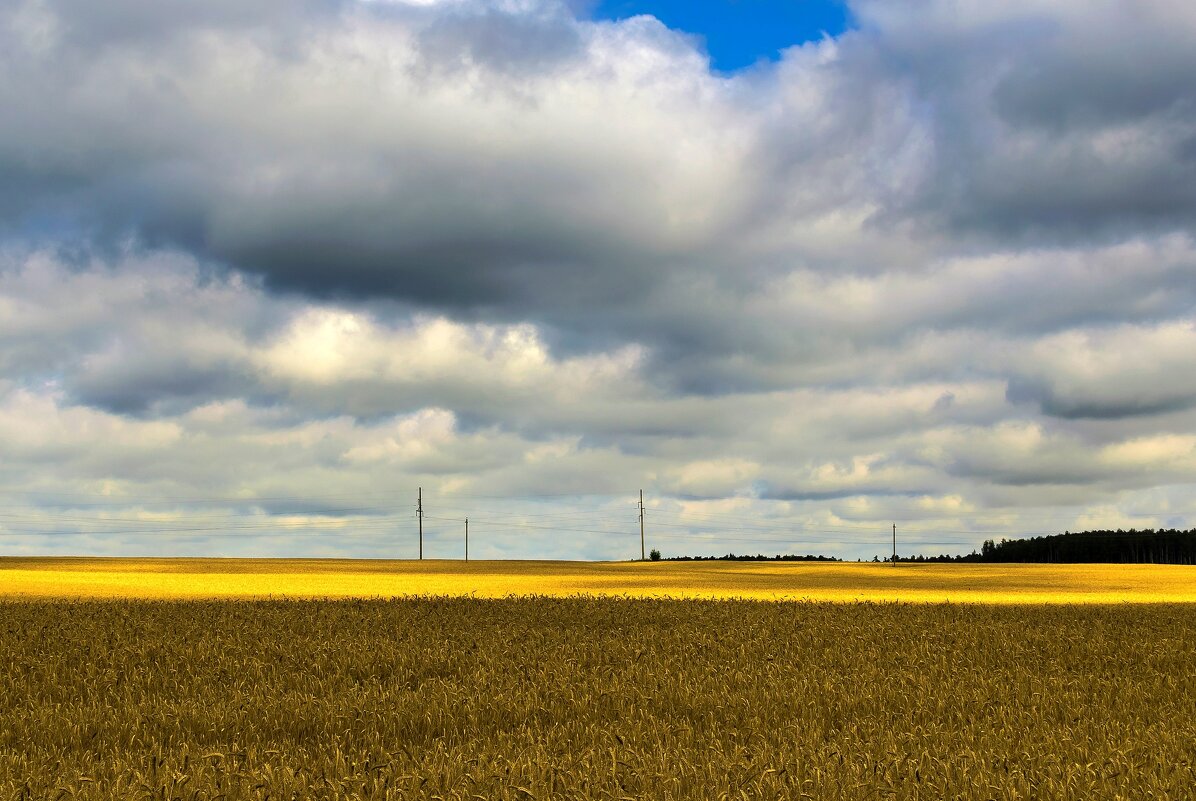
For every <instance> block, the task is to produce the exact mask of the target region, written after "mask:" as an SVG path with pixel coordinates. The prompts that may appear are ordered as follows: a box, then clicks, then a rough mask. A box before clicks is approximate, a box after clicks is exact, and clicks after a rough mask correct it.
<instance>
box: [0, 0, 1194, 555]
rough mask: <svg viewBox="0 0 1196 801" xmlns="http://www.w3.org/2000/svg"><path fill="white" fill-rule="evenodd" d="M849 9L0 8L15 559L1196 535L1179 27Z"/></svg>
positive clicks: (1157, 22) (1181, 10)
mask: <svg viewBox="0 0 1196 801" xmlns="http://www.w3.org/2000/svg"><path fill="white" fill-rule="evenodd" d="M850 5H851V9H852V12H853V16H854V19H855V21H856V25H857V27H856V28H855V29H853V30H851V31H848V32H846V33H844V34H842V35H841V36H839V37H838V38H834V39H832V38H827V39H824V40H822V41H820V42H814V43H807V44H804V45H800V46H795V47H793V48H792V49H790V50H788V51H786V52H785V53H784V56H783V58H782V59H781V60H780V61H779V62H778V63H776V64H772V65H761V66H757V67H755V68H752V69H750V70H747V71H743V72H739V73H735V74H732V75H729V76H728V75H723V74H716V73H714V72H712V71H711V69H710V67H709V63H708V60H707V59H706V57H705V55H704V54H703V53H702V51H701V50H700V42H699V40H697V39H695V38H694V37H692V36H689V35H687V34H685V33H683V32H678V31H672V30H669V29H668V28H666V27H665V26H664V25H662V24H661V23H660V22H658V21H656V20H655V19H653V18H651V17H638V18H634V19H630V20H625V21H622V22H617V23H616V22H592V21H588V20H587V19H586V18H585V17H584V15H583V16H579V14H582V13H583V12H582V11H580V10H579V8H580V6H579V4H567V3H563V2H552V1H550V0H543V2H541V1H540V0H495V1H494V2H475V1H474V0H441V2H419V3H416V2H382V1H375V2H354V1H353V0H328V1H327V2H324V1H322V0H309V1H307V2H304V1H303V0H296V2H284V1H283V0H271V2H259V3H251V4H245V3H240V2H225V0H205V2H198V1H196V2H180V3H172V4H167V5H161V6H156V5H155V6H150V7H147V6H145V4H144V3H141V2H133V0H113V2H109V3H104V4H100V5H97V4H95V3H91V2H82V0H20V1H19V2H15V3H10V4H7V5H6V6H5V8H4V9H3V10H0V108H4V109H6V110H8V111H7V112H6V113H5V114H4V115H3V119H2V120H0V481H2V482H3V484H2V486H3V488H4V489H3V491H2V492H3V497H4V502H5V509H6V511H5V512H4V513H3V515H2V516H0V548H2V549H3V551H4V552H7V553H48V552H72V553H188V554H228V555H233V554H271V555H313V554H321V555H366V556H388V555H396V556H411V555H413V554H414V547H415V546H414V540H413V533H414V530H415V524H414V518H413V515H412V511H413V504H414V494H415V488H416V487H417V486H423V487H424V489H425V493H426V495H427V498H428V500H429V514H430V515H432V516H433V517H432V518H430V519H429V521H428V529H427V530H428V538H429V540H428V542H429V545H428V552H429V554H430V555H437V556H450V555H453V556H455V555H457V553H458V551H459V546H460V542H459V540H460V536H459V529H460V525H459V523H458V521H459V520H460V519H461V518H463V517H465V516H466V515H469V516H471V519H472V520H474V521H475V522H474V523H473V526H474V527H473V528H471V533H474V536H475V538H476V539H475V540H474V541H471V555H477V556H479V557H481V556H511V557H514V556H553V557H561V558H628V557H631V556H638V555H639V542H638V522H637V520H636V510H635V508H634V505H633V504H634V501H635V500H636V498H637V496H636V491H637V490H638V489H639V488H641V487H642V488H643V489H644V490H645V492H646V494H647V498H648V502H649V514H648V521H649V523H648V526H649V530H650V535H649V541H650V542H649V547H651V546H652V545H656V546H658V547H660V548H661V550H662V551H664V552H665V553H666V555H668V554H670V553H682V552H689V553H723V552H726V551H728V550H734V551H752V552H755V551H757V550H763V551H765V552H769V553H774V552H778V551H782V552H790V551H797V552H801V553H806V552H814V553H817V552H824V553H835V554H838V555H841V556H845V557H849V558H856V557H864V558H871V556H872V555H873V554H876V553H880V554H884V553H886V552H887V549H888V547H889V546H888V544H887V542H888V540H887V537H888V532H889V528H888V527H889V525H890V523H891V522H893V521H895V522H896V523H897V524H898V527H899V531H900V534H901V536H900V537H899V550H902V551H903V552H910V551H921V552H925V553H939V552H961V551H962V552H966V551H970V550H972V549H973V548H975V547H978V546H979V543H980V541H981V540H983V539H986V538H990V537H997V538H999V537H1000V536H1010V537H1012V536H1020V535H1023V534H1027V533H1049V532H1056V531H1061V530H1063V529H1066V528H1070V529H1072V530H1075V529H1082V528H1090V527H1104V526H1109V527H1118V526H1121V527H1126V528H1128V527H1131V526H1136V527H1139V528H1142V527H1157V526H1183V527H1190V526H1193V525H1196V484H1194V482H1196V368H1193V366H1192V365H1193V354H1196V6H1193V4H1192V3H1190V2H1188V0H1133V2H1130V0H1124V1H1123V2H1117V1H1115V0H1082V1H1081V0H1050V1H1049V2H1048V1H1047V0H1012V1H1011V2H1006V3H991V2H981V1H980V0H884V2H872V0H857V1H856V2H852V3H851V4H850ZM101 518H102V521H101ZM482 521H485V522H482ZM487 532H489V535H487ZM902 545H904V548H902V547H901V546H902Z"/></svg>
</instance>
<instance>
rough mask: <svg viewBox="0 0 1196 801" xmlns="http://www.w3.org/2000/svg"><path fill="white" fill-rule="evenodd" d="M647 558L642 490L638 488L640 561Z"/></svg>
mask: <svg viewBox="0 0 1196 801" xmlns="http://www.w3.org/2000/svg"><path fill="white" fill-rule="evenodd" d="M645 558H647V557H646V556H645V555H644V491H643V490H640V561H641V562H642V561H644V559H645Z"/></svg>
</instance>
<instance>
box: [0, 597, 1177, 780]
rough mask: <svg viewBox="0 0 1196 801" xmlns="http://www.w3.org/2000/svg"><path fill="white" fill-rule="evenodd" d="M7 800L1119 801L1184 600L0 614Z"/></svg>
mask: <svg viewBox="0 0 1196 801" xmlns="http://www.w3.org/2000/svg"><path fill="white" fill-rule="evenodd" d="M0 664H2V665H3V671H2V673H0V798H4V799H9V798H12V799H20V798H28V799H58V798H63V799H65V798H74V799H121V800H122V801H123V800H125V799H224V801H234V800H235V799H263V800H264V799H296V798H299V799H307V798H328V799H401V798H443V799H491V798H495V799H531V798H542V799H549V798H552V799H570V798H578V799H580V798H598V799H601V798H610V799H618V798H659V799H720V798H749V799H758V798H768V799H772V798H777V799H781V798H783V799H799V798H812V799H862V798H897V799H906V798H908V799H915V798H926V799H934V798H963V799H994V798H996V799H1005V798H1008V799H1014V798H1035V799H1081V798H1084V799H1096V798H1101V799H1117V798H1125V799H1138V798H1164V799H1165V798H1173V799H1181V798H1190V797H1191V793H1192V788H1193V787H1196V767H1194V761H1196V745H1194V744H1196V669H1194V666H1196V605H1151V604H1142V605H1124V606H1113V605H1103V606H1099V605H1098V606H1066V605H1057V606H1018V605H1010V606H985V605H966V606H960V605H933V604H930V605H894V604H867V603H863V604H816V603H802V602H783V603H764V602H752V601H695V600H689V601H678V600H649V599H640V600H630V599H619V598H610V599H594V598H586V599H582V598H543V597H533V598H510V599H498V600H481V599H469V598H456V599H437V598H424V599H404V600H390V601H384V600H378V601H361V600H357V601H235V600H223V601H186V602H165V601H106V602H97V601H86V602H58V601H15V602H6V603H3V604H0Z"/></svg>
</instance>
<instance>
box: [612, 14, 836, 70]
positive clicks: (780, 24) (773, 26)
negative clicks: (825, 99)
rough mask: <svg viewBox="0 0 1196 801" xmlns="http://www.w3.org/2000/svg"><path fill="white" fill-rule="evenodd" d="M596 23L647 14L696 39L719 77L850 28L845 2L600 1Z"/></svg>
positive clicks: (778, 56)
mask: <svg viewBox="0 0 1196 801" xmlns="http://www.w3.org/2000/svg"><path fill="white" fill-rule="evenodd" d="M591 13H592V16H593V17H594V18H595V19H608V20H618V19H626V18H628V17H633V16H636V15H639V14H651V15H652V16H654V17H656V18H657V19H659V20H660V21H661V22H663V23H664V24H665V25H667V26H669V27H670V28H673V29H675V30H680V31H685V32H686V33H690V34H693V35H695V36H697V37H699V38H700V39H701V40H702V41H703V42H704V43H705V47H706V52H707V53H708V54H709V56H710V63H711V66H712V67H713V68H714V69H715V70H718V71H720V72H734V71H735V70H739V69H743V68H744V67H750V66H752V65H754V64H757V63H759V62H762V61H776V60H777V59H779V58H780V54H781V51H782V50H784V49H785V48H787V47H792V46H794V45H800V44H803V43H805V42H810V41H816V40H818V39H821V38H823V37H824V36H828V35H829V36H838V35H839V34H841V33H843V32H844V31H845V30H847V29H848V27H850V25H851V17H850V13H849V11H848V9H847V5H846V3H845V2H843V0H599V2H598V3H597V4H596V5H595V6H594V9H593V11H592V12H591Z"/></svg>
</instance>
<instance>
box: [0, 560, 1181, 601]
mask: <svg viewBox="0 0 1196 801" xmlns="http://www.w3.org/2000/svg"><path fill="white" fill-rule="evenodd" d="M528 594H535V595H547V596H557V597H561V596H571V595H595V596H629V597H657V598H659V597H675V598H745V599H756V600H803V599H804V600H815V601H839V602H843V601H848V602H850V601H877V602H881V601H900V602H907V601H908V602H929V603H941V602H950V603H1056V604H1057V603H1124V602H1137V603H1142V602H1148V603H1180V602H1194V601H1196V566H1191V565H1034V564H1010V565H987V564H966V563H965V564H905V563H900V564H897V565H890V564H874V563H825V562H822V563H820V562H805V563H803V562H781V563H776V562H550V561H522V562H516V561H501V562H493V561H491V562H480V561H473V562H461V561H444V560H426V561H397V560H395V561H392V560H334V559H312V560H305V559H101V558H14V557H8V558H2V559H0V597H9V598H79V599H82V598H144V599H198V598H266V597H286V598H350V597H359V598H390V597H403V596H419V595H444V596H470V595H472V596H476V597H481V598H501V597H505V596H508V595H528Z"/></svg>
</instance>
